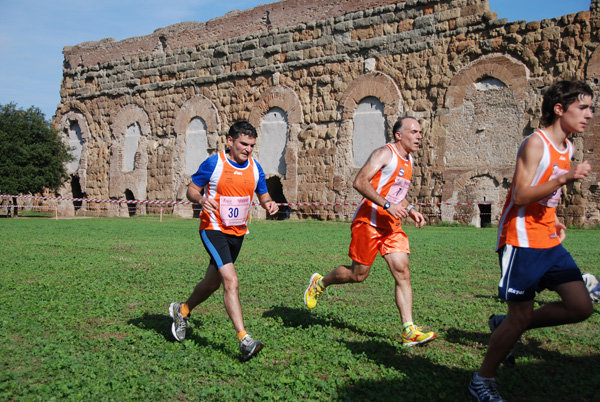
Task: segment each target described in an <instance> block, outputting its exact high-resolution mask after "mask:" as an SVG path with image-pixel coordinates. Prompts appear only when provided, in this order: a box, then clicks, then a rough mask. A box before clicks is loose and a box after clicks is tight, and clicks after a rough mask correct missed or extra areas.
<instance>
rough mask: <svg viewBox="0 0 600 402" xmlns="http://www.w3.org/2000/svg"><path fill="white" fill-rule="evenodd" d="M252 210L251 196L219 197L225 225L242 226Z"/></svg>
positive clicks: (222, 219)
mask: <svg viewBox="0 0 600 402" xmlns="http://www.w3.org/2000/svg"><path fill="white" fill-rule="evenodd" d="M249 210H250V197H248V196H246V197H225V196H221V198H219V215H220V216H221V222H223V225H225V226H242V225H245V224H246V218H248V211H249Z"/></svg>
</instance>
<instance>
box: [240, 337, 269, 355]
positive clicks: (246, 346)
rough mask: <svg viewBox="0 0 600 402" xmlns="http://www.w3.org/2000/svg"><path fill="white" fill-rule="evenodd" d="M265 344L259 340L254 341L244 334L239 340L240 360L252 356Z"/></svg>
mask: <svg viewBox="0 0 600 402" xmlns="http://www.w3.org/2000/svg"><path fill="white" fill-rule="evenodd" d="M264 346H265V345H263V343H262V342H261V341H255V340H254V339H252V337H251V336H250V335H248V334H246V335H244V337H243V338H242V340H241V341H240V352H242V361H247V360H250V359H251V358H253V357H254V356H256V355H257V354H258V352H260V351H261V350H262V348H263V347H264Z"/></svg>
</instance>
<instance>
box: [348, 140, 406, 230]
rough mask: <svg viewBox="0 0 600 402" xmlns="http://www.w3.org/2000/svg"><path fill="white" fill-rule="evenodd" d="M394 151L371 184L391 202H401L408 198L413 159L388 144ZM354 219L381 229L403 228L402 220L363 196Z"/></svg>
mask: <svg viewBox="0 0 600 402" xmlns="http://www.w3.org/2000/svg"><path fill="white" fill-rule="evenodd" d="M386 146H387V147H388V148H389V149H390V150H391V151H392V160H391V162H390V163H389V164H388V165H387V166H384V167H383V168H381V169H380V170H379V171H378V172H377V173H376V174H375V176H373V178H372V179H371V186H372V187H373V188H374V189H375V191H377V193H378V194H379V195H381V196H382V197H384V198H385V199H386V200H388V201H389V202H391V203H394V204H400V203H402V200H404V199H405V198H406V194H407V193H408V189H409V187H410V182H411V180H412V174H413V169H412V167H413V159H412V156H411V155H410V154H409V155H408V159H404V158H402V157H401V156H400V154H398V151H397V150H396V148H395V147H394V146H393V145H392V144H387V145H386ZM353 220H354V221H358V222H365V223H369V224H370V225H372V226H375V227H377V228H380V229H386V230H391V231H394V232H395V231H398V230H400V229H402V225H401V222H400V220H397V219H395V218H394V217H393V216H391V215H390V214H388V213H387V212H386V211H385V210H384V209H383V208H382V207H380V206H379V205H377V204H375V203H373V202H371V201H369V200H368V199H366V198H363V199H362V201H361V202H360V204H359V206H358V208H357V209H356V212H355V213H354V218H353Z"/></svg>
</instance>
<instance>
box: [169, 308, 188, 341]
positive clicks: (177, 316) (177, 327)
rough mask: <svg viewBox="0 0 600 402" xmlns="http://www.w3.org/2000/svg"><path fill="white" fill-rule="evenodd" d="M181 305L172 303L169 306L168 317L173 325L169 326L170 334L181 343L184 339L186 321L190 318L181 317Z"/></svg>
mask: <svg viewBox="0 0 600 402" xmlns="http://www.w3.org/2000/svg"><path fill="white" fill-rule="evenodd" d="M182 304H183V303H180V302H174V303H171V305H170V306H169V315H170V316H171V318H172V319H173V324H172V325H171V332H172V333H173V336H174V337H175V339H176V340H177V341H178V342H183V340H184V339H185V329H186V328H187V326H188V321H189V320H190V316H189V315H188V316H187V317H184V316H183V315H181V313H180V311H181V305H182Z"/></svg>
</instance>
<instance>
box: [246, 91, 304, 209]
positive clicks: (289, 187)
mask: <svg viewBox="0 0 600 402" xmlns="http://www.w3.org/2000/svg"><path fill="white" fill-rule="evenodd" d="M275 107H277V108H280V109H281V110H283V111H284V112H285V113H286V115H287V119H288V138H287V146H286V148H285V156H284V158H285V164H286V174H285V178H283V179H282V180H281V185H282V187H283V193H284V194H285V197H286V199H287V202H289V203H295V202H297V200H298V180H297V177H298V175H297V171H298V135H299V134H300V131H301V124H302V123H303V114H302V104H301V103H300V99H299V98H298V95H297V94H296V92H294V91H293V90H291V89H290V88H288V87H285V86H283V85H277V86H273V87H271V88H269V89H267V90H266V91H265V92H264V93H263V94H262V95H261V96H260V98H259V99H258V100H257V101H256V102H255V104H254V105H253V107H252V110H251V111H250V116H249V118H248V121H249V122H250V124H252V125H253V126H254V127H255V128H256V131H257V132H258V139H259V140H258V146H257V148H258V149H257V151H259V152H257V154H256V156H257V157H258V158H259V160H260V137H261V136H260V127H261V122H262V119H263V118H264V116H265V115H266V114H267V113H268V112H269V110H271V109H272V108H275Z"/></svg>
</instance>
